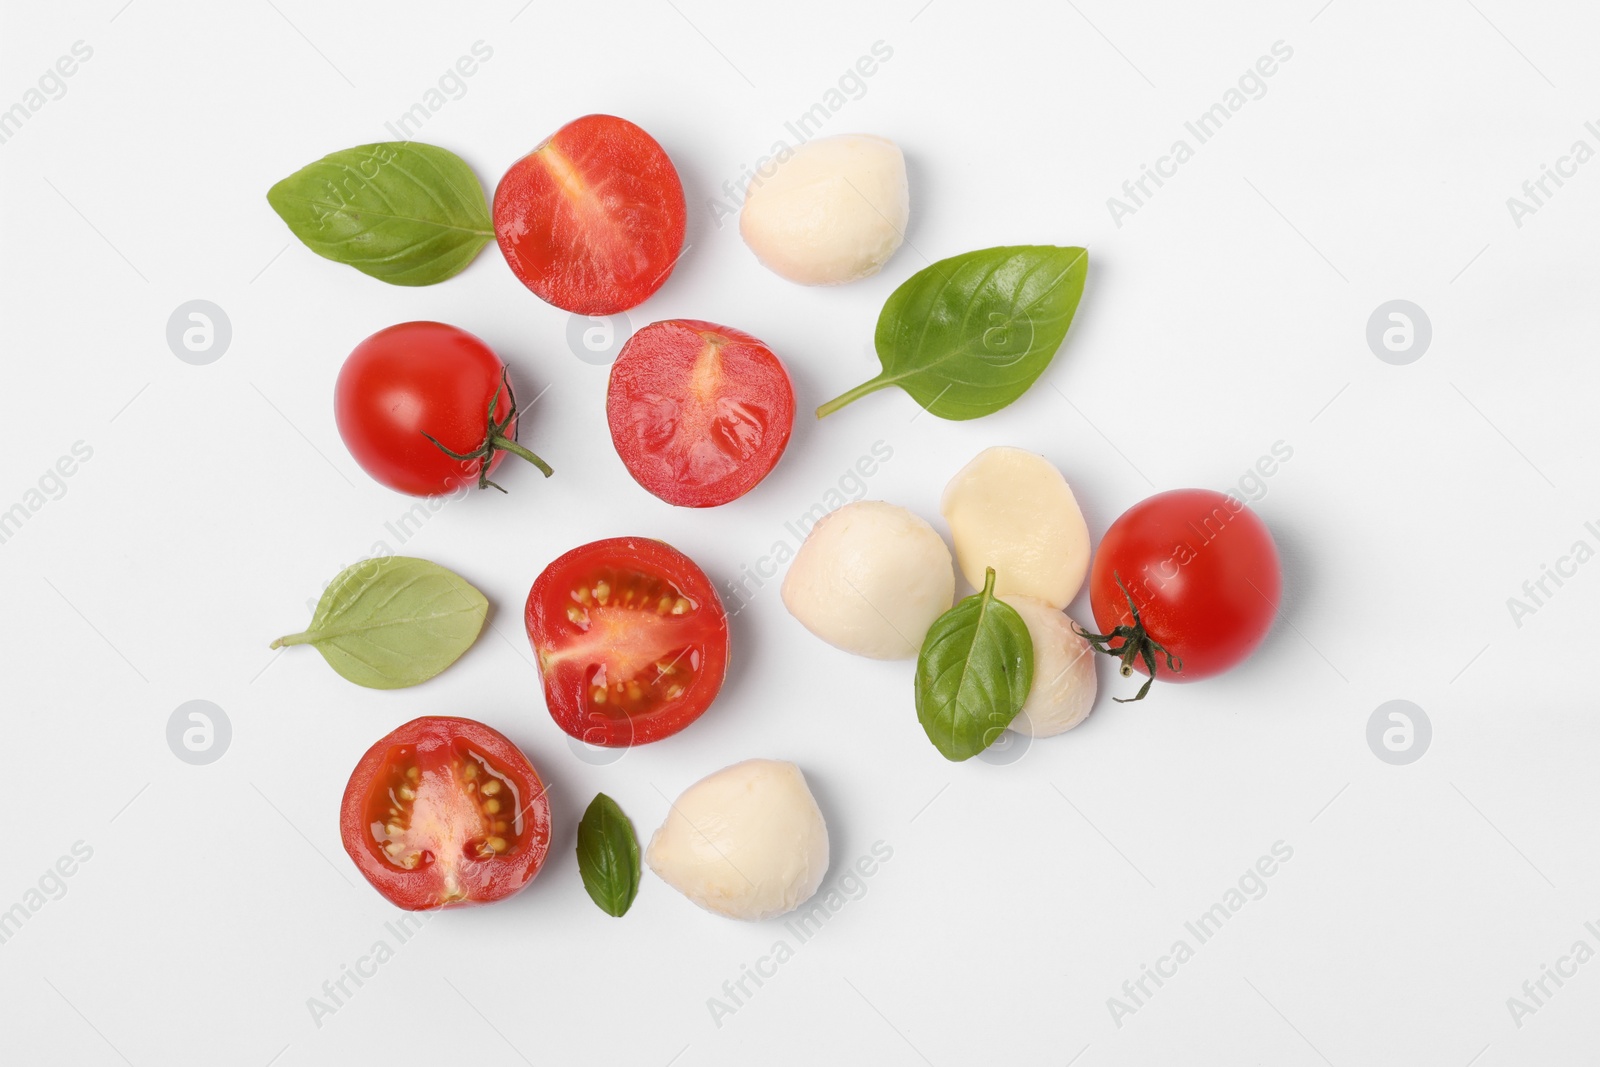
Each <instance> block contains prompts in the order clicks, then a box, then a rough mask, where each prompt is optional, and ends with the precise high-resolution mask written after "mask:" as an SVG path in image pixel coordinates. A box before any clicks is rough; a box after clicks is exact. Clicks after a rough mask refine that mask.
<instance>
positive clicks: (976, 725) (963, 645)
mask: <svg viewBox="0 0 1600 1067" xmlns="http://www.w3.org/2000/svg"><path fill="white" fill-rule="evenodd" d="M1032 684H1033V639H1032V638H1031V637H1029V636H1028V626H1027V624H1026V623H1024V622H1023V621H1022V616H1021V615H1018V614H1017V612H1016V609H1015V608H1013V607H1011V606H1010V605H1009V604H1007V603H1005V602H1004V601H1001V600H998V599H996V598H995V595H994V568H993V567H991V568H989V570H988V573H987V574H986V575H985V577H984V582H983V592H981V593H975V594H973V595H972V596H969V597H967V598H966V599H965V600H963V601H961V603H959V604H957V605H956V606H955V607H953V608H951V609H950V610H949V611H947V612H945V613H944V614H943V615H941V616H939V618H938V619H936V620H935V621H934V624H933V626H932V627H931V628H930V629H929V630H928V636H927V637H926V638H924V639H923V642H922V653H921V654H920V655H919V656H918V657H917V683H916V686H917V688H916V691H917V719H918V720H919V721H920V722H921V723H922V729H923V730H924V731H926V732H927V735H928V740H930V741H932V742H933V747H934V748H937V749H938V750H939V752H940V753H941V754H942V755H943V756H944V758H945V759H947V760H957V761H959V760H964V759H971V758H972V757H973V756H976V755H977V754H978V753H980V752H982V751H983V750H984V749H986V748H988V747H989V746H990V745H992V744H994V742H995V741H996V740H998V739H999V737H1000V734H1001V733H1002V732H1003V731H1004V730H1005V728H1006V727H1007V726H1010V725H1011V720H1012V719H1014V718H1016V717H1017V712H1019V711H1021V710H1022V703H1023V701H1025V700H1027V699H1028V687H1029V686H1031V685H1032Z"/></svg>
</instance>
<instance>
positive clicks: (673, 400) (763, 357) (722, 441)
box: [606, 319, 794, 508]
mask: <svg viewBox="0 0 1600 1067" xmlns="http://www.w3.org/2000/svg"><path fill="white" fill-rule="evenodd" d="M606 421H607V422H609V423H610V424H611V442H612V444H614V445H616V448H617V454H618V455H619V456H621V457H622V462H623V464H624V465H625V466H626V467H627V468H628V473H629V474H631V475H633V479H634V481H636V482H638V483H639V484H640V485H642V486H644V487H645V488H646V489H648V490H649V491H650V492H652V493H654V494H655V495H656V496H658V497H660V498H661V499H662V500H665V501H666V502H667V503H669V504H677V505H679V506H682V507H691V508H708V507H715V506H716V505H718V504H726V503H727V502H728V501H730V500H735V499H737V498H739V497H741V496H743V495H744V494H745V493H748V492H749V491H750V490H751V489H752V488H754V486H755V485H756V483H757V482H759V481H761V479H763V478H765V477H766V476H767V474H768V473H769V472H770V471H771V470H772V468H773V467H774V466H776V465H777V463H778V458H779V457H780V456H782V455H783V450H784V448H785V447H787V445H788V444H789V434H790V432H791V431H792V429H793V428H794V387H793V386H792V385H791V384H790V382H789V372H788V371H787V370H785V369H784V366H783V364H782V362H780V361H779V359H778V357H777V356H775V355H774V354H773V352H772V349H770V348H768V347H767V346H766V345H764V344H762V343H761V342H760V341H758V340H756V339H755V338H754V337H751V336H750V335H749V334H747V333H744V332H742V331H740V330H735V329H731V328H730V327H727V326H718V325H717V324H716V323H712V322H701V321H700V320H698V319H669V320H667V321H665V322H652V323H651V324H650V325H648V326H646V327H645V328H644V329H642V330H640V331H639V332H638V333H636V334H634V335H633V336H632V337H630V338H628V342H627V344H625V345H623V346H622V352H621V354H619V355H618V356H617V361H616V363H614V364H612V367H611V382H610V385H609V387H608V388H607V391H606Z"/></svg>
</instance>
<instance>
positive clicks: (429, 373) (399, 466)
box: [333, 322, 550, 496]
mask: <svg viewBox="0 0 1600 1067" xmlns="http://www.w3.org/2000/svg"><path fill="white" fill-rule="evenodd" d="M516 414H517V410H516V401H515V399H514V398H513V397H512V395H511V383H510V381H509V380H508V379H507V377H506V365H505V364H504V363H502V362H500V357H499V356H497V355H495V354H494V352H493V351H492V350H491V349H490V348H489V346H488V345H486V344H484V343H483V342H482V341H480V340H478V339H477V338H476V337H474V336H472V334H470V333H468V332H467V331H465V330H458V329H456V328H455V327H454V326H447V325H446V324H444V323H442V322H402V323H400V324H398V325H396V326H390V327H388V328H386V329H382V330H379V331H378V332H377V333H375V334H373V335H372V336H371V337H369V338H367V339H366V340H365V341H362V342H361V343H360V344H359V345H357V346H356V347H355V351H353V352H351V353H350V355H349V357H348V358H346V359H345V361H344V366H343V367H341V368H339V381H338V384H337V385H336V386H335V387H334V393H333V416H334V421H335V422H336V423H337V424H338V426H339V436H340V437H342V438H343V439H344V445H345V447H346V448H348V449H349V450H350V454H351V455H352V456H354V457H355V460H356V462H357V463H359V464H361V469H362V470H364V471H366V472H367V473H368V474H370V475H372V477H373V478H375V479H376V480H377V481H379V482H382V483H383V484H384V485H386V486H388V487H389V488H390V489H397V490H399V491H400V492H402V493H410V494H412V495H413V496H439V495H442V494H444V493H449V492H452V491H454V490H456V489H459V488H461V487H462V486H467V485H477V486H478V487H479V488H483V487H486V486H490V485H494V483H493V482H491V481H489V475H490V473H491V472H492V471H493V470H494V469H495V468H496V467H498V466H499V465H500V460H501V459H502V458H504V455H505V453H506V452H514V453H516V454H517V455H519V456H521V457H522V458H524V459H526V460H528V461H529V462H530V463H532V464H534V465H535V466H537V467H538V468H539V469H540V470H541V471H543V472H544V475H545V477H546V478H548V477H549V476H550V468H549V466H548V465H547V464H546V463H545V462H544V460H542V459H540V458H539V457H538V456H535V455H534V454H533V453H532V452H529V451H528V450H527V449H526V448H523V447H522V446H521V445H519V444H517V442H516V437H517V418H516ZM495 488H496V489H498V488H500V487H499V486H498V485H495Z"/></svg>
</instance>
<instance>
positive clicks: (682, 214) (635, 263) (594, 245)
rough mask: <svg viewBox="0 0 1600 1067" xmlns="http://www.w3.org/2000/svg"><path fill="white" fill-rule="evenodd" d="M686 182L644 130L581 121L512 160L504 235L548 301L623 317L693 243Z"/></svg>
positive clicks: (504, 187)
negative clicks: (688, 237)
mask: <svg viewBox="0 0 1600 1067" xmlns="http://www.w3.org/2000/svg"><path fill="white" fill-rule="evenodd" d="M686 217H687V210H686V207H685V204H684V199H683V183H682V182H681V181H680V180H679V179H678V172H677V170H676V169H675V168H674V167H673V165H672V160H670V159H668V158H667V153H666V152H665V151H663V150H662V148H661V146H660V145H659V144H657V143H656V141H655V138H653V137H651V136H650V135H649V134H648V133H645V132H644V130H642V129H640V128H639V127H638V126H635V125H634V124H633V123H631V122H629V121H628V120H627V119H619V118H617V117H615V116H614V115H585V116H584V117H583V118H581V119H574V120H573V121H572V122H569V123H567V124H566V125H565V126H563V127H561V129H559V130H557V131H556V132H555V133H554V134H553V135H551V136H550V137H549V138H548V139H547V140H545V141H544V143H543V144H541V145H539V147H538V148H535V149H534V150H533V151H532V152H530V153H528V154H527V155H526V156H523V157H522V158H521V159H519V160H517V162H515V163H513V164H512V165H511V169H510V170H508V171H506V173H505V176H504V177H502V178H501V179H500V184H499V186H498V187H496V189H495V192H494V235H495V240H496V241H497V242H498V243H499V245H500V251H501V252H502V253H504V254H505V257H506V262H507V263H508V264H510V265H511V270H512V272H513V273H515V274H516V276H517V277H518V278H519V279H520V280H521V281H522V284H523V285H526V286H527V287H528V288H529V289H532V290H533V291H534V293H536V294H537V295H538V297H539V299H541V300H544V301H546V302H548V303H551V304H554V305H555V306H556V307H558V308H563V309H565V310H567V311H572V312H576V313H578V314H580V315H615V314H616V313H617V312H619V311H626V310H628V309H629V308H631V307H634V306H636V305H638V304H640V303H643V301H644V300H645V298H646V297H648V296H649V295H650V294H651V293H653V292H655V291H656V290H657V289H659V288H661V285H662V283H663V282H665V281H666V280H667V275H669V274H671V273H672V268H673V265H674V264H676V263H677V260H678V255H679V254H680V253H681V252H682V250H683V234H684V226H685V222H686Z"/></svg>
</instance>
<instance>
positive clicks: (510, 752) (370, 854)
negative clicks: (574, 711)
mask: <svg viewBox="0 0 1600 1067" xmlns="http://www.w3.org/2000/svg"><path fill="white" fill-rule="evenodd" d="M339 833H340V836H341V837H342V838H343V840H344V850H345V851H346V852H348V853H349V854H350V858H351V859H352V860H354V861H355V864H356V867H357V868H359V869H360V871H361V874H362V876H363V877H365V878H366V880H367V881H368V882H371V883H372V887H373V888H374V889H376V890H377V891H378V892H379V893H382V894H383V895H384V896H385V897H386V898H388V900H389V901H390V902H391V903H393V904H395V905H397V906H399V907H402V908H406V909H409V910H411V911H425V910H428V909H431V908H448V907H455V906H458V905H463V904H487V903H490V902H491V901H496V900H501V899H504V898H505V897H509V896H511V895H512V894H514V893H517V892H519V891H520V890H521V889H522V888H523V887H524V886H525V885H527V884H528V883H529V882H530V881H532V880H533V877H534V875H536V874H538V873H539V867H540V866H541V865H542V864H543V863H544V858H545V854H546V852H548V851H549V848H550V801H549V798H548V797H547V796H546V795H545V788H544V783H543V782H542V781H540V779H539V774H538V772H537V771H535V770H534V769H533V765H532V764H531V763H529V762H528V758H527V757H526V756H524V755H523V754H522V752H521V750H519V749H518V748H517V746H516V745H514V744H512V743H511V742H510V741H509V740H508V739H507V738H506V737H505V735H503V734H501V733H500V732H499V731H497V730H494V729H491V728H490V727H488V726H485V725H484V724H483V723H481V722H474V721H473V720H471V719H455V718H448V717H443V716H427V717H424V718H421V719H413V720H412V721H411V722H408V723H406V724H405V725H404V726H402V727H400V728H399V729H398V730H395V731H394V732H393V733H391V734H389V735H387V736H386V737H383V738H381V739H380V740H379V741H378V742H377V744H375V745H373V746H372V747H371V748H369V749H368V750H367V754H366V755H364V756H362V757H361V762H360V763H358V764H356V769H355V770H354V771H353V772H352V773H351V775H350V782H349V784H348V785H346V786H345V790H344V802H343V803H342V804H341V805H340V809H339Z"/></svg>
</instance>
